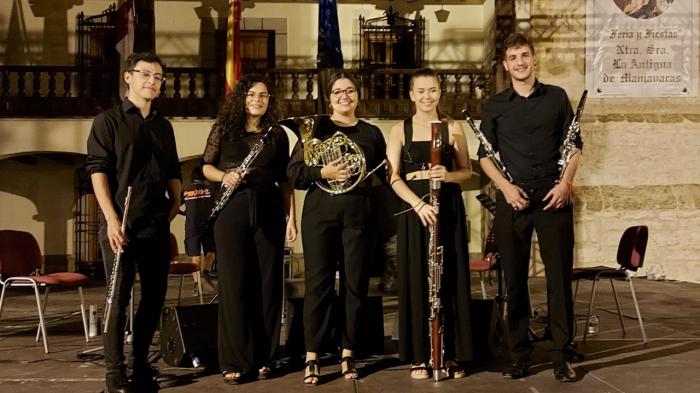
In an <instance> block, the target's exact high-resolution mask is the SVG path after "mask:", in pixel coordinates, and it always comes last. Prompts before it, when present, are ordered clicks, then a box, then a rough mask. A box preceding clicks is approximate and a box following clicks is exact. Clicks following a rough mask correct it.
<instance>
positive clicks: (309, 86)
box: [306, 72, 323, 100]
mask: <svg viewBox="0 0 700 393" xmlns="http://www.w3.org/2000/svg"><path fill="white" fill-rule="evenodd" d="M318 90H319V92H318V93H319V94H323V93H322V92H321V87H320V86H319V89H318ZM313 92H314V73H313V72H308V73H307V74H306V99H307V100H313V99H314V95H313Z"/></svg>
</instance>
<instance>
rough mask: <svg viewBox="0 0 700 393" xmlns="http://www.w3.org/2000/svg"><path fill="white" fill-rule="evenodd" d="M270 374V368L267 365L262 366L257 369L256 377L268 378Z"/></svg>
mask: <svg viewBox="0 0 700 393" xmlns="http://www.w3.org/2000/svg"><path fill="white" fill-rule="evenodd" d="M270 374H272V369H271V368H270V367H268V366H262V367H260V370H258V379H260V380H263V379H268V378H270Z"/></svg>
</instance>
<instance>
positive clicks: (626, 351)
mask: <svg viewBox="0 0 700 393" xmlns="http://www.w3.org/2000/svg"><path fill="white" fill-rule="evenodd" d="M178 283H179V280H178V279H175V278H173V279H171V281H170V290H169V292H168V298H167V303H168V304H174V303H175V301H176V298H177V286H178ZM589 285H590V283H582V287H581V289H580V290H579V297H578V299H577V302H576V315H577V316H582V315H585V313H586V311H587V310H586V307H587V304H588V300H589V294H590V286H589ZM634 286H635V289H636V291H637V297H638V299H639V303H640V308H641V310H642V315H643V317H644V321H645V327H646V333H647V336H648V338H649V342H648V343H647V344H644V343H643V342H642V339H641V332H640V329H639V325H638V323H637V320H636V318H632V316H634V315H635V312H634V307H633V305H632V302H631V297H630V295H629V289H628V288H629V287H628V286H627V285H624V284H623V283H619V284H618V285H617V286H616V289H617V291H618V295H619V296H620V298H621V302H622V308H623V312H624V313H625V314H626V315H627V317H626V318H625V326H626V328H627V334H626V335H625V336H623V335H622V331H621V329H620V325H619V321H618V318H617V315H616V314H615V303H614V301H613V297H612V291H611V290H610V285H609V284H608V283H607V282H601V283H600V284H599V288H598V291H597V295H596V299H597V300H596V307H595V308H594V311H593V314H595V315H597V316H598V317H599V321H600V322H599V323H600V327H599V333H598V334H595V335H592V336H589V338H588V339H587V341H586V343H582V342H581V333H582V332H583V329H584V326H585V324H584V321H583V320H580V321H579V322H578V323H577V328H578V329H577V331H578V332H579V333H578V335H579V336H578V337H577V341H578V343H579V349H580V351H581V352H583V353H584V354H585V356H586V358H585V360H584V361H582V362H579V363H576V364H575V367H576V372H577V374H578V376H579V380H578V381H577V382H574V383H566V384H565V383H560V382H557V381H555V380H554V378H553V376H552V370H551V366H550V364H549V363H548V361H547V356H548V354H547V342H540V343H537V344H536V350H535V354H534V361H535V364H534V365H533V368H532V369H531V371H532V374H531V375H530V376H528V377H526V378H524V379H521V380H507V379H503V378H502V376H501V373H500V370H501V368H502V367H503V366H504V364H505V362H504V360H497V361H494V362H490V363H485V364H481V365H475V366H474V367H472V368H469V369H468V375H467V377H466V378H464V379H460V380H445V381H441V382H439V383H435V382H432V381H431V380H424V381H415V380H411V379H410V378H409V371H408V370H409V366H408V365H405V364H401V363H400V362H399V361H398V357H397V354H396V350H395V348H396V345H395V343H393V342H392V341H391V334H392V330H393V326H394V319H395V310H396V298H395V297H384V325H385V329H384V331H385V336H386V339H385V345H384V347H385V354H384V355H381V356H373V357H371V358H369V359H366V360H365V361H361V362H360V363H359V366H360V368H359V371H360V374H361V379H359V380H358V381H356V382H346V381H344V380H343V379H342V378H341V377H340V373H339V365H338V364H337V362H336V361H334V360H331V359H328V362H326V363H325V364H322V374H323V376H322V378H321V384H320V385H319V386H318V387H315V388H309V387H305V386H304V385H303V383H302V375H303V373H302V370H301V369H300V368H299V367H296V368H293V367H288V368H286V369H283V370H281V372H280V373H278V376H277V377H275V378H272V379H269V380H265V381H255V382H250V383H246V384H241V385H238V386H229V385H226V384H224V382H223V380H222V378H221V376H220V375H219V374H218V372H217V373H214V372H207V371H205V370H197V369H192V368H174V367H171V366H168V365H166V364H165V363H163V361H162V360H159V361H158V363H157V366H158V367H159V368H160V370H161V374H162V376H163V378H162V380H163V381H164V382H163V384H164V385H165V384H167V385H169V386H170V387H165V388H163V389H162V391H165V392H170V391H172V392H187V391H206V392H208V393H214V392H231V391H238V392H306V393H308V392H310V391H311V390H313V391H314V392H333V393H341V392H354V393H369V392H373V393H379V392H465V391H467V392H484V393H488V392H523V393H525V392H527V393H544V392H563V391H566V392H586V393H590V392H635V393H640V392H642V393H643V392H650V393H651V392H675V393H681V392H695V391H697V389H698V386H700V376H698V375H699V374H698V365H699V364H700V298H699V296H698V294H699V293H700V285H697V284H688V283H681V282H668V281H647V280H645V279H643V278H637V279H634ZM544 287H545V282H544V279H542V278H533V279H531V292H532V294H531V296H532V302H533V305H534V308H535V309H536V311H538V315H539V318H535V319H533V323H532V326H533V328H535V332H536V334H539V335H541V334H542V333H543V331H544V329H543V327H544V324H543V323H542V320H543V318H542V312H541V311H542V310H546V297H545V293H544ZM472 288H473V290H474V293H473V296H474V298H480V297H481V294H480V293H478V292H477V291H478V289H479V284H478V281H476V280H475V281H474V282H473V284H472ZM489 290H490V292H491V294H493V293H494V292H495V288H494V287H490V288H489ZM191 291H192V281H191V279H188V280H186V284H185V290H184V291H183V292H184V294H185V296H184V302H185V303H189V304H191V303H193V302H194V301H195V298H194V297H193V296H192V295H191ZM205 293H206V294H207V296H206V298H207V299H209V298H211V297H212V295H213V293H211V291H205ZM85 298H86V303H87V304H100V305H101V304H102V302H103V301H104V287H103V286H93V287H88V288H86V289H85ZM5 301H6V304H5V307H4V309H3V312H2V319H1V320H0V391H2V392H12V393H19V392H42V391H43V392H99V391H101V390H102V389H103V387H104V368H103V365H102V363H101V362H102V359H101V358H100V357H99V356H95V357H94V358H93V359H87V360H81V359H79V358H78V356H77V355H78V354H79V353H80V352H81V351H85V350H89V349H91V348H95V347H97V346H99V345H101V340H100V338H99V337H96V338H93V339H91V341H90V342H89V343H86V342H85V339H84V336H83V333H82V328H81V323H80V317H79V314H77V313H74V311H76V310H77V309H78V303H79V298H78V293H77V291H61V292H56V293H51V295H50V297H49V305H48V309H47V320H49V321H51V323H50V325H49V327H48V337H49V350H50V353H49V354H48V355H46V354H44V351H43V347H42V345H41V343H37V342H35V341H34V335H35V332H36V328H35V326H34V327H32V326H31V324H32V323H35V321H36V319H35V318H36V316H35V315H36V303H35V301H34V297H33V295H32V294H30V293H29V292H27V291H24V292H21V293H19V292H18V290H13V291H10V292H8V294H7V297H6V299H5ZM152 348H153V350H154V351H155V350H157V347H156V346H153V347H152ZM99 353H100V352H99V351H96V352H95V354H97V355H99Z"/></svg>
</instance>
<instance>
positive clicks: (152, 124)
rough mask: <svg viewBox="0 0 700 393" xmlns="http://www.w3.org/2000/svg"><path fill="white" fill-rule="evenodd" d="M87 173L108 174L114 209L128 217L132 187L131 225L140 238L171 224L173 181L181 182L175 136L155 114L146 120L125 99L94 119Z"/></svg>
mask: <svg viewBox="0 0 700 393" xmlns="http://www.w3.org/2000/svg"><path fill="white" fill-rule="evenodd" d="M87 152H88V155H87V162H86V166H87V171H88V173H90V174H93V173H104V174H106V175H107V179H108V181H109V189H110V193H111V197H112V201H113V203H114V208H115V210H116V211H117V214H119V215H120V216H121V215H122V214H123V213H122V212H123V209H124V200H125V198H126V190H127V187H128V186H131V187H133V190H132V193H131V202H130V205H129V213H128V218H127V226H128V228H129V229H130V230H131V233H133V234H135V235H136V236H137V237H144V236H150V235H153V234H154V230H155V229H156V226H157V225H162V224H165V223H167V222H168V221H167V220H168V212H169V210H170V208H171V202H170V201H169V200H168V198H167V196H166V192H167V189H168V188H167V185H168V181H170V180H173V179H181V174H180V163H179V161H178V155H177V147H176V145H175V134H174V132H173V127H172V125H171V124H170V122H169V121H168V120H166V119H165V118H164V117H163V116H160V115H159V114H158V113H157V112H156V111H154V110H152V111H151V113H150V114H149V115H148V116H147V117H146V118H145V119H144V118H143V116H142V115H141V111H140V109H139V108H137V107H136V106H134V104H133V103H132V102H131V101H129V100H124V102H123V103H122V104H120V105H116V106H114V107H113V108H111V109H108V110H106V111H104V112H102V113H100V114H99V115H97V117H95V120H94V121H93V123H92V129H91V130H90V136H89V137H88V141H87Z"/></svg>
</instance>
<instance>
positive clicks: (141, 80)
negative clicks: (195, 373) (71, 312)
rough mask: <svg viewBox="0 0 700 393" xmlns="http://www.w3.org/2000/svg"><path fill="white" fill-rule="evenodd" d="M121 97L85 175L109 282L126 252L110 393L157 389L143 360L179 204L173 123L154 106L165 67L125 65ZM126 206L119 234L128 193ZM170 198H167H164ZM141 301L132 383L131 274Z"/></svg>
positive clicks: (111, 337) (112, 339) (109, 362)
mask: <svg viewBox="0 0 700 393" xmlns="http://www.w3.org/2000/svg"><path fill="white" fill-rule="evenodd" d="M123 77H124V82H125V83H126V84H127V86H128V94H127V96H126V99H125V100H124V101H123V102H122V103H121V104H119V105H116V106H115V107H113V108H111V109H108V110H106V111H104V112H102V113H100V114H99V115H97V117H96V118H95V120H94V122H93V124H92V129H91V130H90V136H89V138H88V142H87V150H88V157H87V169H88V171H89V173H90V174H91V179H92V186H93V189H94V191H95V196H96V198H97V202H98V203H99V205H100V209H101V210H102V214H103V215H102V216H101V220H100V221H101V225H100V233H99V237H100V247H101V249H102V256H103V259H104V262H105V273H106V276H107V277H110V275H111V272H112V267H113V264H114V260H115V253H116V252H117V251H118V250H119V249H122V250H123V254H122V255H121V259H120V264H119V275H118V278H119V279H118V281H117V286H116V290H115V292H114V298H113V306H112V312H111V316H110V318H109V320H108V321H105V322H104V323H105V324H107V327H108V330H109V332H108V333H105V334H104V335H103V341H104V353H105V366H106V368H107V375H106V385H107V389H106V390H107V391H108V392H127V391H139V392H146V391H150V390H155V389H157V384H156V382H155V378H156V376H157V370H156V369H155V368H153V367H152V366H151V365H150V364H149V362H148V349H149V346H150V344H151V340H152V339H153V334H154V333H155V330H156V327H157V326H158V320H159V318H160V311H161V308H162V307H163V302H164V301H165V293H166V290H167V279H168V265H169V261H170V257H169V254H170V253H169V233H170V221H171V220H172V219H173V218H174V217H175V215H176V214H177V211H178V208H179V206H180V193H181V181H180V179H181V175H180V165H179V162H178V155H177V149H176V146H175V135H174V133H173V128H172V125H171V124H170V122H169V121H168V120H166V119H165V118H164V117H163V116H161V115H159V114H158V113H157V112H156V111H155V110H153V108H152V107H151V104H152V102H153V100H154V99H155V98H156V97H158V94H159V93H160V87H161V84H162V83H163V81H164V77H163V64H162V62H161V61H160V59H159V58H158V57H156V56H154V55H151V54H145V53H134V54H132V55H131V56H129V58H128V59H127V62H126V71H125V72H124V75H123ZM129 186H131V187H132V193H131V202H130V207H129V211H128V217H127V222H126V231H125V232H124V233H122V231H121V224H122V217H123V212H124V203H125V197H126V194H127V188H128V187H129ZM166 194H167V196H166ZM137 271H138V273H139V277H140V280H141V300H140V303H139V305H138V310H137V312H136V316H135V318H134V339H133V350H132V359H133V363H132V369H133V374H132V376H131V384H129V381H128V380H127V376H126V366H125V364H124V360H125V359H124V327H125V324H126V309H127V306H128V304H129V300H130V294H131V288H132V287H133V285H134V279H135V275H136V272H137Z"/></svg>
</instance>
